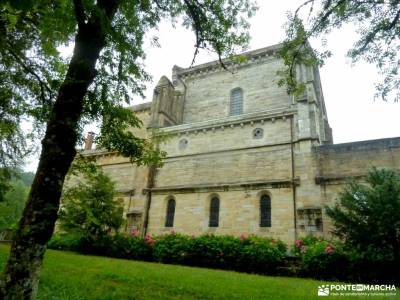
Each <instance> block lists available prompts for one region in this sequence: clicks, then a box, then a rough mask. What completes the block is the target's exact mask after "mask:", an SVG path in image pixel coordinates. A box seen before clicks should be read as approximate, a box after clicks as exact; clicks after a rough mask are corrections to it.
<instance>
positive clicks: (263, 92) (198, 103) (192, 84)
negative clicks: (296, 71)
mask: <svg viewBox="0 0 400 300" xmlns="http://www.w3.org/2000/svg"><path fill="white" fill-rule="evenodd" d="M281 67H282V64H281V63H280V62H279V61H278V60H277V59H275V58H272V57H268V58H265V59H264V60H261V61H259V62H257V63H253V64H250V65H244V66H239V67H238V68H237V69H235V70H234V71H233V73H231V72H228V71H221V72H216V73H211V74H204V75H196V76H193V77H184V78H183V81H184V82H185V85H186V99H185V106H184V114H183V123H193V122H199V121H204V120H212V119H218V118H224V117H227V116H228V115H229V101H230V93H231V90H232V89H234V88H238V87H239V88H241V89H242V90H243V99H244V101H243V103H244V107H243V112H244V113H251V112H256V111H260V110H264V109H273V108H277V107H282V106H289V104H290V97H289V96H288V95H287V94H286V91H285V89H284V88H282V87H278V86H277V84H276V82H274V80H272V79H273V78H275V77H276V72H277V70H278V69H280V68H281Z"/></svg>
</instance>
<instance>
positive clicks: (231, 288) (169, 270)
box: [0, 245, 390, 300]
mask: <svg viewBox="0 0 400 300" xmlns="http://www.w3.org/2000/svg"><path fill="white" fill-rule="evenodd" d="M7 252H8V247H6V246H4V245H0V267H1V268H3V267H4V263H5V260H6V258H7ZM319 284H321V282H320V281H316V280H307V279H297V278H286V277H267V276H257V275H248V274H241V273H236V272H227V271H218V270H210V269H202V268H190V267H182V266H172V265H163V264H156V263H145V262H137V261H129V260H122V259H112V258H104V257H95V256H84V255H78V254H74V253H69V252H62V251H52V250H49V251H47V254H46V257H45V261H44V268H43V271H42V278H41V281H40V287H39V299H46V300H47V299H229V300H230V299H269V300H272V299H321V298H320V297H317V286H318V285H319ZM326 298H333V297H323V298H322V299H326ZM335 298H337V299H361V298H362V297H354V296H353V297H349V298H346V297H335ZM373 299H390V297H382V298H381V297H373Z"/></svg>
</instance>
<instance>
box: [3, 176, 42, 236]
mask: <svg viewBox="0 0 400 300" xmlns="http://www.w3.org/2000/svg"><path fill="white" fill-rule="evenodd" d="M33 176H34V174H33V173H31V172H21V171H20V170H13V175H12V176H11V175H10V177H9V178H8V179H7V181H6V183H5V184H6V185H7V186H8V190H7V191H6V192H5V193H4V194H3V195H4V197H3V201H2V202H1V203H0V229H1V228H9V229H10V228H15V226H16V225H17V223H18V221H19V219H20V218H21V215H22V210H23V208H24V206H25V202H26V199H27V197H28V193H29V190H30V186H31V184H32V180H33ZM1 188H3V185H2V182H1V181H0V189H1Z"/></svg>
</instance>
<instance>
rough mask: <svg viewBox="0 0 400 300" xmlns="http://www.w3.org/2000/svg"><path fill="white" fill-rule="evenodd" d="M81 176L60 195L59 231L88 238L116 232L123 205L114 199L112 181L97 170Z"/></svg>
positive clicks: (87, 171) (114, 192)
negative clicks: (61, 196) (77, 181)
mask: <svg viewBox="0 0 400 300" xmlns="http://www.w3.org/2000/svg"><path fill="white" fill-rule="evenodd" d="M81 170H82V169H81ZM82 171H83V170H82ZM81 174H82V173H81ZM83 174H84V177H83V178H80V182H79V183H78V184H77V185H74V186H73V187H71V188H67V189H65V191H64V193H63V198H62V199H63V200H62V201H63V205H62V208H61V211H60V227H61V229H62V230H64V231H66V232H71V233H78V234H79V235H81V236H82V237H86V238H89V239H95V238H99V237H101V236H104V235H107V234H109V233H110V232H113V231H114V232H115V231H117V230H118V229H119V228H120V226H121V225H122V222H123V216H122V213H123V206H122V201H120V200H119V199H117V198H116V191H115V184H114V182H112V181H111V179H110V178H109V177H108V176H107V175H105V174H104V173H103V172H102V171H101V170H99V169H96V171H93V169H91V170H89V169H87V170H86V171H85V172H84V173H83Z"/></svg>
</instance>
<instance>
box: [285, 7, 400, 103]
mask: <svg viewBox="0 0 400 300" xmlns="http://www.w3.org/2000/svg"><path fill="white" fill-rule="evenodd" d="M288 17H289V20H288V23H287V39H286V40H285V42H284V47H283V49H282V51H281V53H280V55H281V57H282V58H283V59H284V62H285V65H286V67H287V68H286V69H285V71H283V72H282V73H281V75H282V78H281V80H280V81H279V83H280V84H281V85H287V87H288V91H289V92H290V93H292V94H301V93H302V92H303V91H304V85H302V84H301V83H299V82H298V80H297V78H296V68H295V67H294V66H295V65H296V64H305V65H309V66H310V65H319V66H320V65H322V64H323V63H324V60H325V59H326V58H327V57H329V56H330V55H331V53H330V51H323V52H318V51H317V50H316V49H313V48H312V47H311V46H310V45H309V44H308V40H309V39H310V38H313V37H322V38H323V39H324V35H325V34H327V33H329V32H330V31H332V30H334V29H336V28H340V27H341V26H343V25H344V24H347V23H352V24H353V25H354V26H355V28H356V31H357V33H358V40H356V41H355V43H354V45H353V47H352V48H351V49H350V50H349V51H348V56H349V57H350V58H351V59H352V61H353V62H357V61H359V60H365V61H367V62H368V63H371V64H375V66H376V67H377V69H378V70H379V72H380V73H381V75H382V78H383V79H382V82H380V83H378V84H377V85H376V96H377V97H381V98H382V99H384V100H387V99H395V100H396V101H398V100H399V98H400V77H399V75H398V71H399V60H400V56H399V49H400V43H399V35H400V22H399V18H400V1H386V0H366V1H359V0H320V1H317V0H306V1H305V2H304V3H303V4H302V5H301V6H300V7H299V8H298V9H297V10H296V11H295V13H294V14H289V15H288ZM324 42H326V41H324Z"/></svg>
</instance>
